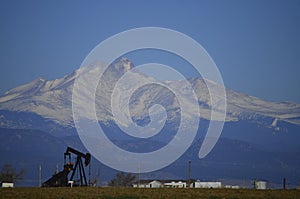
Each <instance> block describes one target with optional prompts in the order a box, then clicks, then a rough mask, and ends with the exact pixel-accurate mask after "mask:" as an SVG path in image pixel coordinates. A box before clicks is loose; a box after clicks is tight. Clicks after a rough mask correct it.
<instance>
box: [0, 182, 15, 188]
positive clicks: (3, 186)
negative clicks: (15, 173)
mask: <svg viewBox="0 0 300 199" xmlns="http://www.w3.org/2000/svg"><path fill="white" fill-rule="evenodd" d="M1 187H2V188H13V187H14V183H12V182H2V183H1Z"/></svg>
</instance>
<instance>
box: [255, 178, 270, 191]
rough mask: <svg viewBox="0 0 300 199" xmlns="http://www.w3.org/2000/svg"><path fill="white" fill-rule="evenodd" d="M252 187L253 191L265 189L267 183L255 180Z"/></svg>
mask: <svg viewBox="0 0 300 199" xmlns="http://www.w3.org/2000/svg"><path fill="white" fill-rule="evenodd" d="M254 187H255V189H267V182H266V181H261V180H255V181H254Z"/></svg>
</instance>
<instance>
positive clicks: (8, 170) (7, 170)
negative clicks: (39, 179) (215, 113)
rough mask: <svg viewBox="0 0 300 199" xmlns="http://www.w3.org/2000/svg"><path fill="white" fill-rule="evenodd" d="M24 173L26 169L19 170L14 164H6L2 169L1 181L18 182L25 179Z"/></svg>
mask: <svg viewBox="0 0 300 199" xmlns="http://www.w3.org/2000/svg"><path fill="white" fill-rule="evenodd" d="M24 174H25V170H23V169H22V170H20V171H19V172H17V171H16V169H15V168H14V167H13V166H12V165H10V164H5V165H3V167H2V169H1V171H0V182H17V181H20V180H23V176H24Z"/></svg>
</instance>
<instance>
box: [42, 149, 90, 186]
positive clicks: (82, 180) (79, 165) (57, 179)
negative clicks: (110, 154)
mask: <svg viewBox="0 0 300 199" xmlns="http://www.w3.org/2000/svg"><path fill="white" fill-rule="evenodd" d="M71 154H75V155H76V163H75V166H74V163H73V162H71ZM82 158H83V159H84V163H83V162H82ZM67 161H68V162H67ZM90 161H91V154H89V153H86V154H84V153H82V152H80V151H77V150H76V149H73V148H71V147H68V148H67V150H66V152H65V153H64V168H63V170H62V171H60V172H58V173H56V174H54V175H53V176H52V177H51V178H50V179H49V180H47V181H46V182H44V183H43V185H42V186H43V187H66V186H68V185H69V182H74V181H73V180H74V177H75V173H76V172H79V180H78V182H75V184H74V185H75V186H87V185H88V183H87V181H86V175H85V171H84V166H85V167H86V166H88V165H89V163H90ZM70 172H72V174H71V177H70V179H68V175H69V173H70Z"/></svg>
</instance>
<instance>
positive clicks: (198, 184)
mask: <svg viewBox="0 0 300 199" xmlns="http://www.w3.org/2000/svg"><path fill="white" fill-rule="evenodd" d="M190 187H191V188H221V187H222V183H221V182H201V181H199V180H197V181H196V182H193V183H192V184H191V186H190Z"/></svg>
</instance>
